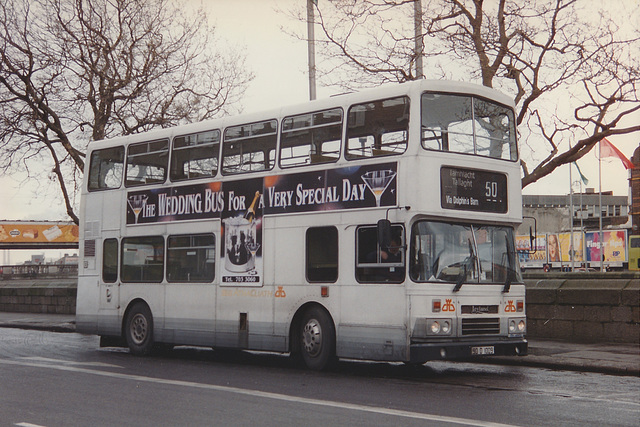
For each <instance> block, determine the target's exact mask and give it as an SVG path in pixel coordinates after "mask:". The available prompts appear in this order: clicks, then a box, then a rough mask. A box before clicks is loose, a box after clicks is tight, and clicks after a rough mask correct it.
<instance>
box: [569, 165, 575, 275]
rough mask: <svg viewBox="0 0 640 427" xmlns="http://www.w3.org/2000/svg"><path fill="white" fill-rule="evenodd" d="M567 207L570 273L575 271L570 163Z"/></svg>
mask: <svg viewBox="0 0 640 427" xmlns="http://www.w3.org/2000/svg"><path fill="white" fill-rule="evenodd" d="M569 205H571V208H570V209H569V227H570V230H571V235H570V236H571V237H570V239H571V243H569V256H570V257H571V271H572V272H573V271H575V267H574V265H573V180H572V179H571V163H569Z"/></svg>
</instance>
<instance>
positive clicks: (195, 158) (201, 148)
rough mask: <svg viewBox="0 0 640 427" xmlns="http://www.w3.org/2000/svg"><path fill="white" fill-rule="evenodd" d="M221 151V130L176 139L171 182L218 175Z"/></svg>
mask: <svg viewBox="0 0 640 427" xmlns="http://www.w3.org/2000/svg"><path fill="white" fill-rule="evenodd" d="M219 151H220V131H219V130H212V131H208V132H200V133H194V134H191V135H182V136H177V137H175V138H174V139H173V153H172V155H171V172H170V176H171V181H182V180H185V179H196V178H205V177H212V176H215V175H216V174H217V173H218V153H219Z"/></svg>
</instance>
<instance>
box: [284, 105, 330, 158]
mask: <svg viewBox="0 0 640 427" xmlns="http://www.w3.org/2000/svg"><path fill="white" fill-rule="evenodd" d="M341 138H342V109H340V108H334V109H332V110H326V111H320V112H317V113H309V114H301V115H299V116H293V117H286V118H285V119H284V120H283V121H282V137H281V139H280V166H281V167H283V168H287V167H293V166H302V165H308V164H315V163H331V162H335V161H337V160H338V158H339V157H340V140H341Z"/></svg>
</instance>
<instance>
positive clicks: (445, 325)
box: [427, 319, 453, 335]
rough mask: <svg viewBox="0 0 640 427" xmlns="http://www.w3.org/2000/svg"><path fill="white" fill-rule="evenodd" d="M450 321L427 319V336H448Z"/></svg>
mask: <svg viewBox="0 0 640 427" xmlns="http://www.w3.org/2000/svg"><path fill="white" fill-rule="evenodd" d="M452 323H453V322H452V321H451V319H427V325H428V330H427V332H428V335H450V334H451V325H452Z"/></svg>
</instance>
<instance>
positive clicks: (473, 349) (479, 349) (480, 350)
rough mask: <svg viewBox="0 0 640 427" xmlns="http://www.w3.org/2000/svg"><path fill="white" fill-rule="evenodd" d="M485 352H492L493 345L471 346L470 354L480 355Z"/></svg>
mask: <svg viewBox="0 0 640 427" xmlns="http://www.w3.org/2000/svg"><path fill="white" fill-rule="evenodd" d="M486 354H494V348H493V346H488V347H471V355H472V356H482V355H486Z"/></svg>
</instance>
